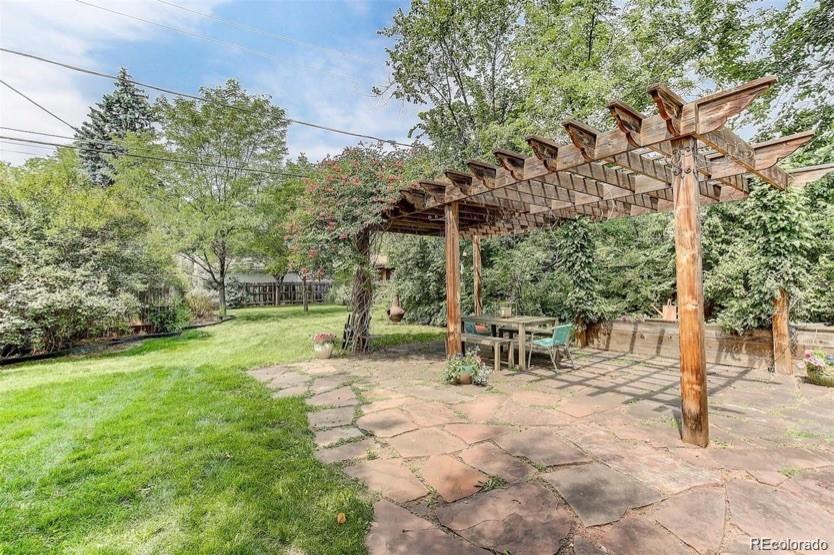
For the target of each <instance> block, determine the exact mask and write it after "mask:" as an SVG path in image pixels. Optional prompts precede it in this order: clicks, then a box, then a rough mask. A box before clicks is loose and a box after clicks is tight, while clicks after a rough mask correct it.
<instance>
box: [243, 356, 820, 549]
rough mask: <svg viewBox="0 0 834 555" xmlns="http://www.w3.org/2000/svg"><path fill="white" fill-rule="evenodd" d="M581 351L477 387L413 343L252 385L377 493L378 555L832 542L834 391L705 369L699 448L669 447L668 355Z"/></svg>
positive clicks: (299, 367)
mask: <svg viewBox="0 0 834 555" xmlns="http://www.w3.org/2000/svg"><path fill="white" fill-rule="evenodd" d="M576 354H577V358H576V361H577V362H576V364H575V365H574V367H573V368H566V369H563V370H562V371H560V372H558V373H554V372H552V370H551V368H550V367H549V366H547V365H545V366H546V367H545V368H533V369H532V370H531V371H529V372H523V373H522V372H504V371H502V372H499V373H495V374H493V375H491V376H490V382H491V387H490V388H488V389H487V388H479V387H476V386H461V387H451V386H447V385H443V384H442V383H441V380H440V376H441V372H442V367H443V356H442V354H441V355H435V354H432V353H430V352H429V351H426V352H425V353H423V352H422V351H419V352H416V354H415V352H414V351H409V350H408V349H407V348H401V349H399V350H397V351H390V352H387V353H382V354H377V353H374V354H371V355H369V356H363V357H353V358H345V359H331V360H328V361H311V362H305V363H298V364H290V365H284V366H270V367H267V368H261V369H257V370H253V371H251V372H250V374H251V375H252V376H253V377H254V378H256V379H258V380H259V381H261V382H262V383H263V384H264V385H265V386H266V387H267V388H269V389H270V390H271V393H272V395H273V397H275V398H276V401H275V402H276V403H281V402H287V401H285V400H284V399H285V398H288V397H301V398H304V399H305V401H306V402H307V403H308V404H309V406H310V412H309V413H308V415H307V417H308V421H309V425H310V428H311V430H312V434H313V437H314V443H315V446H316V451H315V455H316V457H317V458H318V459H319V460H320V461H322V462H323V463H325V464H334V465H337V466H338V467H340V468H341V469H342V471H343V472H344V473H345V474H347V475H348V476H351V477H353V478H355V479H357V480H360V481H362V482H364V483H365V484H366V485H367V487H368V489H369V490H370V491H371V492H372V495H373V496H374V498H375V499H377V500H376V502H375V504H374V522H373V523H372V525H371V527H370V530H369V532H368V535H367V536H366V546H367V549H368V551H369V553H371V554H372V555H382V554H385V555H387V554H409V555H410V554H414V553H427V554H429V553H430V554H432V555H459V554H460V555H474V554H483V555H486V554H489V553H501V554H503V553H512V554H513V555H522V554H533V555H538V554H542V555H552V554H554V553H557V552H558V553H560V554H566V555H567V554H571V553H573V554H574V555H601V554H607V555H609V554H614V553H664V554H677V553H690V554H691V553H696V552H698V553H710V554H713V553H749V550H750V549H749V546H750V538H751V537H760V536H762V537H770V538H782V539H784V538H817V537H818V538H821V539H824V540H825V541H828V543H829V545H834V532H832V531H831V526H830V523H831V522H834V436H832V432H831V430H832V429H834V428H833V427H834V392H832V391H828V390H824V389H823V388H818V387H813V386H810V385H808V384H805V383H804V382H801V381H799V382H798V381H796V380H794V379H792V378H783V377H778V379H774V378H773V377H772V376H770V375H768V374H767V373H764V372H757V371H753V372H750V371H749V370H747V369H739V368H731V367H722V366H715V365H710V368H709V376H708V382H709V386H710V389H711V390H716V392H717V393H716V394H714V395H713V396H712V397H711V403H710V405H711V409H712V412H711V414H710V422H711V437H712V439H713V445H712V446H710V447H709V448H707V449H700V448H694V447H691V446H686V445H684V444H683V443H682V442H681V441H680V436H679V424H680V412H679V408H678V407H679V398H678V396H677V391H678V387H679V383H678V381H679V375H678V370H677V369H678V363H677V362H676V361H670V360H664V359H658V358H654V359H651V358H648V357H642V356H638V355H634V354H629V355H622V356H621V355H618V354H616V353H612V352H604V351H593V350H584V351H581V352H577V353H576ZM360 392H361V395H359V393H360ZM293 402H297V401H293ZM348 518H351V515H348ZM334 519H335V515H334Z"/></svg>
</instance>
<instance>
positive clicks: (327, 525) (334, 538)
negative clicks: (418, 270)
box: [0, 306, 442, 555]
mask: <svg viewBox="0 0 834 555" xmlns="http://www.w3.org/2000/svg"><path fill="white" fill-rule="evenodd" d="M235 316H236V317H237V318H236V319H235V320H232V321H230V322H226V323H224V324H221V325H218V326H214V327H210V328H204V329H200V330H192V331H189V332H186V333H184V334H183V335H182V336H179V337H175V338H166V339H155V340H148V341H146V342H144V343H142V344H138V345H134V346H131V347H128V348H126V349H122V350H120V351H118V352H108V353H102V354H99V355H95V356H87V357H67V358H63V359H56V360H52V361H43V362H39V363H31V364H25V365H16V366H12V367H0V553H39V554H40V553H274V552H277V553H282V552H287V551H290V550H292V549H295V550H297V551H295V552H302V553H308V554H316V555H318V554H330V553H332V554H347V553H362V552H364V551H365V549H364V535H365V531H366V529H367V526H368V523H369V522H370V519H371V517H372V512H371V508H370V503H369V497H368V494H367V493H366V492H365V491H363V490H362V489H361V487H360V486H359V485H358V484H356V483H355V482H353V481H351V480H349V479H347V478H346V477H344V476H343V475H342V473H341V472H340V471H339V470H338V469H336V468H333V467H329V466H326V465H322V464H320V463H319V462H318V461H316V459H315V458H314V457H313V444H312V434H311V433H310V432H309V430H308V429H307V422H306V411H307V408H306V405H305V404H304V402H303V400H302V399H299V398H291V399H281V400H273V399H272V398H271V397H270V395H269V391H268V390H267V389H266V388H265V387H264V386H262V385H261V384H259V383H258V382H256V381H255V380H254V379H252V378H250V377H249V376H248V375H246V373H245V370H247V369H250V368H257V367H261V366H265V365H269V364H277V363H285V362H292V361H298V360H304V359H306V358H309V357H310V356H311V353H312V347H311V344H310V336H311V335H312V334H313V333H315V332H319V331H329V332H333V333H339V332H340V331H341V328H342V326H343V325H344V321H345V318H346V313H345V309H344V308H343V307H327V306H325V307H311V310H310V312H309V313H307V314H305V313H304V312H303V311H302V310H301V309H299V308H284V307H282V308H265V309H247V310H239V311H236V312H235ZM381 316H382V315H381V314H378V315H376V316H375V318H374V324H375V325H374V327H373V329H372V333H374V334H376V335H378V336H379V339H378V344H382V345H385V344H394V343H400V342H407V341H426V340H433V339H439V338H441V337H442V330H438V329H437V328H427V327H422V326H404V325H397V326H394V325H391V324H387V323H386V322H385V321H384V320H383V318H382V317H381ZM340 512H343V513H345V514H346V515H347V523H346V524H344V525H341V526H340V525H338V524H337V522H336V516H337V514H338V513H340Z"/></svg>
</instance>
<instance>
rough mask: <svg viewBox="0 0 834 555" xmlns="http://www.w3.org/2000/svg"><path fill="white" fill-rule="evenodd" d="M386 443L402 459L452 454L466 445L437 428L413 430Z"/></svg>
mask: <svg viewBox="0 0 834 555" xmlns="http://www.w3.org/2000/svg"><path fill="white" fill-rule="evenodd" d="M388 443H389V444H390V445H391V447H393V448H394V449H396V450H397V452H398V453H399V454H400V455H401V456H403V457H406V458H408V457H428V456H431V455H440V454H442V453H453V452H455V451H460V450H461V449H463V448H465V447H466V444H465V443H464V442H463V441H461V440H460V439H458V438H456V437H455V436H453V435H452V434H450V433H448V432H444V431H443V430H440V429H438V428H425V429H422V430H415V431H413V432H408V433H405V434H402V435H399V436H396V437H392V438H391V439H389V440H388Z"/></svg>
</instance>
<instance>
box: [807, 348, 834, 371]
mask: <svg viewBox="0 0 834 555" xmlns="http://www.w3.org/2000/svg"><path fill="white" fill-rule="evenodd" d="M829 367H834V355H829V354H826V353H824V352H823V351H805V369H806V370H811V371H815V370H826V369H828V368H829Z"/></svg>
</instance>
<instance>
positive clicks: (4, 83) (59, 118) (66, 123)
mask: <svg viewBox="0 0 834 555" xmlns="http://www.w3.org/2000/svg"><path fill="white" fill-rule="evenodd" d="M0 83H2V84H3V85H5V86H6V87H8V88H9V89H11V90H12V91H14V92H16V93H17V94H19V95H20V96H22V97H23V98H25V99H26V100H28V101H29V102H31V103H32V104H34V105H35V106H37V107H38V108H40V109H41V110H43V111H44V112H46V113H47V114H49V115H50V116H52V117H53V118H55V119H57V120H58V121H60V122H61V123H63V124H64V125H66V126H67V127H69V128H70V129H72V130H73V131H75V132H76V133H77V132H78V129H77V128H76V127H75V126H74V125H72V124H71V123H69V122H68V121H67V120H65V119H63V118H62V117H61V116H58V115H56V114H54V113H52V112H50V111H49V110H48V109H46V108H44V107H43V106H41V105H40V104H38V103H37V102H36V101H34V100H33V99H31V98H30V97H28V96H26V95H25V94H23V93H22V92H20V91H19V90H17V89H16V88H14V87H13V86H11V85H9V84H8V83H6V82H5V81H3V80H2V79H0Z"/></svg>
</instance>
